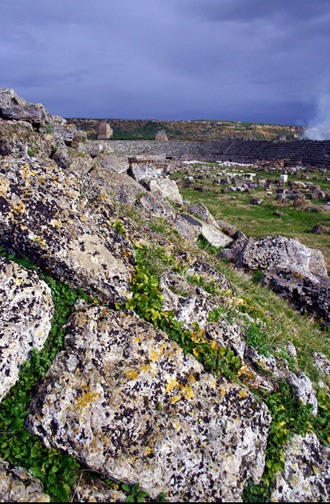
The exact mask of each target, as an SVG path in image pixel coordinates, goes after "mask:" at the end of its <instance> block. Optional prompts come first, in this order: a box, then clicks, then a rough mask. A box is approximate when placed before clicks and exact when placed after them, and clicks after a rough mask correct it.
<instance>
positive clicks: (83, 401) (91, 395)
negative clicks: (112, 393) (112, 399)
mask: <svg viewBox="0 0 330 504" xmlns="http://www.w3.org/2000/svg"><path fill="white" fill-rule="evenodd" d="M100 396H101V394H100V393H97V392H84V393H83V395H82V396H81V397H79V399H77V402H76V408H79V407H81V408H86V407H87V406H90V405H91V404H92V403H93V402H96V401H97V399H99V397H100Z"/></svg>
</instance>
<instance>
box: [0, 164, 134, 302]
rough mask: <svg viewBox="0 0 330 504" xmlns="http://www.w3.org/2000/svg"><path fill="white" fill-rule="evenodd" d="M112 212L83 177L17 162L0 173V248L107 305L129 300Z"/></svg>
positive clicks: (129, 254)
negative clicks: (9, 251) (30, 262)
mask: <svg viewBox="0 0 330 504" xmlns="http://www.w3.org/2000/svg"><path fill="white" fill-rule="evenodd" d="M113 215H114V208H113V206H112V205H111V204H110V203H109V201H108V200H107V198H106V196H105V194H104V193H101V192H100V189H99V187H96V186H95V185H94V186H93V184H92V182H91V180H87V179H86V178H85V177H84V176H83V174H80V175H79V176H78V175H76V174H75V173H74V172H71V171H68V170H61V169H60V168H59V167H56V166H52V165H46V166H44V165H43V164H41V163H37V162H34V163H33V164H31V165H30V164H29V163H25V162H24V161H21V160H15V161H6V162H3V163H2V165H1V171H0V243H2V244H3V245H4V246H5V247H9V248H11V249H14V251H15V252H17V253H20V254H22V255H25V256H27V257H29V258H30V259H31V260H32V261H33V262H35V263H37V264H38V265H40V266H41V267H43V268H45V269H46V270H47V271H49V272H51V273H52V274H53V275H54V277H55V278H57V279H59V280H61V281H64V282H67V283H69V284H70V285H71V286H73V287H75V288H77V287H82V288H83V289H84V290H86V291H87V292H89V293H90V294H94V295H95V294H96V295H97V296H99V297H102V298H106V299H108V300H110V301H112V302H113V301H124V300H125V299H127V296H128V295H129V278H130V273H131V271H132V267H131V263H132V262H133V261H134V252H133V249H132V245H131V243H130V242H129V241H128V240H127V239H126V238H125V237H124V236H121V235H120V234H119V233H117V231H115V229H114V228H113V227H112V223H111V219H112V217H113Z"/></svg>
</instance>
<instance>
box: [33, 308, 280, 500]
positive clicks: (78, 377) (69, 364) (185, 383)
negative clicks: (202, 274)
mask: <svg viewBox="0 0 330 504" xmlns="http://www.w3.org/2000/svg"><path fill="white" fill-rule="evenodd" d="M65 344H66V350H65V351H64V352H62V353H60V354H58V356H57V357H56V359H55V361H54V362H53V364H52V366H51V368H50V369H49V372H48V375H47V377H46V379H45V381H44V383H43V384H42V385H41V386H40V388H39V391H38V392H37V393H36V396H35V399H34V400H33V402H32V403H31V404H30V411H31V415H30V416H29V417H28V428H29V430H30V431H31V432H32V433H34V434H36V435H38V436H39V437H41V439H42V440H43V442H44V443H45V444H46V446H48V447H50V446H55V447H57V448H60V449H63V450H65V451H66V452H68V453H70V454H72V455H74V456H75V457H76V458H77V459H78V460H80V461H81V462H83V463H84V464H85V465H86V466H87V467H89V468H90V469H92V470H94V471H97V472H100V473H102V474H104V475H106V476H108V477H111V478H114V479H116V480H120V481H124V482H128V483H130V484H133V483H140V485H141V488H142V489H143V490H144V491H146V492H148V493H149V495H150V496H151V497H152V498H154V499H155V498H157V496H158V495H159V494H160V492H162V491H166V497H167V500H169V501H176V502H177V501H190V502H191V501H211V500H224V501H237V500H240V499H241V495H242V490H243V488H244V486H245V485H246V482H247V480H248V479H249V478H251V477H252V478H253V480H254V481H255V482H258V481H259V480H260V478H261V476H262V473H263V469H264V463H265V447H266V443H267V434H268V432H269V427H270V423H271V418H270V415H269V412H268V410H267V408H266V406H265V405H264V404H263V403H260V402H259V401H258V400H257V399H256V397H254V396H253V395H252V394H251V393H250V392H249V391H248V390H247V389H244V388H242V387H241V386H239V385H236V384H230V383H227V382H226V381H225V380H224V379H223V378H221V377H220V378H217V379H215V378H214V376H212V375H210V374H208V373H206V372H204V370H203V367H202V365H201V364H199V363H198V362H197V361H196V360H195V359H194V358H193V357H192V356H191V355H186V354H184V352H183V350H182V349H181V348H180V347H179V346H178V345H177V344H176V343H174V342H172V341H171V340H169V339H168V337H167V336H166V335H165V334H164V333H163V332H161V331H157V330H155V329H154V327H153V326H151V325H150V324H148V323H146V322H145V321H143V320H141V319H140V318H139V317H138V316H137V315H135V314H134V313H132V312H129V311H128V310H127V311H124V312H116V311H112V310H107V309H105V308H104V307H100V306H86V307H85V308H82V309H81V311H80V312H77V313H75V314H74V315H73V316H72V317H71V318H70V320H69V323H68V326H67V336H66V338H65Z"/></svg>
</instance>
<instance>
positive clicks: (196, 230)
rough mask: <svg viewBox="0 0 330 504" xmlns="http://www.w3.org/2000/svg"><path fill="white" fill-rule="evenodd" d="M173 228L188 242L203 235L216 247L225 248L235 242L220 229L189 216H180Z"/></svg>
mask: <svg viewBox="0 0 330 504" xmlns="http://www.w3.org/2000/svg"><path fill="white" fill-rule="evenodd" d="M173 227H174V229H176V230H177V231H178V233H180V234H182V235H183V236H184V237H185V238H187V239H188V240H191V239H197V238H198V236H199V235H202V236H203V237H204V238H205V239H206V240H207V241H208V242H209V243H210V245H212V246H214V247H225V246H227V245H229V244H230V243H232V241H233V240H232V239H231V238H230V237H229V236H227V235H225V234H224V233H223V232H222V231H220V229H217V228H216V227H214V226H211V225H210V224H206V222H203V221H201V220H199V219H197V218H196V217H192V216H191V215H188V214H181V215H179V216H178V218H177V219H176V221H175V223H174V224H173Z"/></svg>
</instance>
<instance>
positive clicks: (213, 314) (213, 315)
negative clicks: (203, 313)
mask: <svg viewBox="0 0 330 504" xmlns="http://www.w3.org/2000/svg"><path fill="white" fill-rule="evenodd" d="M222 315H223V308H220V307H219V308H214V309H213V310H211V311H210V313H209V316H208V321H209V322H218V321H219V320H220V319H221V317H222Z"/></svg>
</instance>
